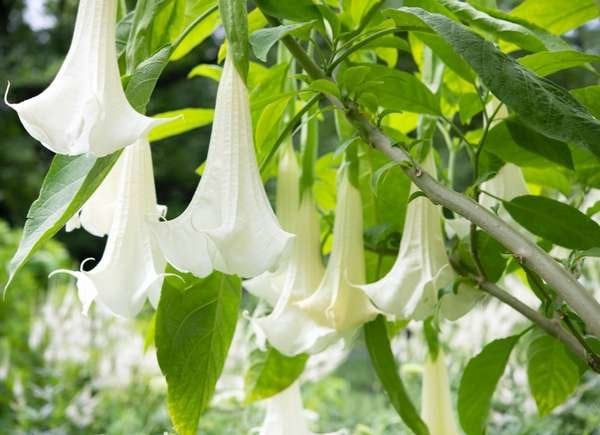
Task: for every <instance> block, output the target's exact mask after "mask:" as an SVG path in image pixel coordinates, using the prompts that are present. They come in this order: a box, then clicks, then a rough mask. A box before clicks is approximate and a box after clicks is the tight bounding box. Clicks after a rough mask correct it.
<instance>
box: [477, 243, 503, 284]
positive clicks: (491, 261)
mask: <svg viewBox="0 0 600 435" xmlns="http://www.w3.org/2000/svg"><path fill="white" fill-rule="evenodd" d="M477 251H478V253H479V260H480V262H481V266H482V268H483V270H484V272H485V275H486V278H487V279H488V280H489V281H491V282H496V281H498V280H499V279H500V278H501V277H502V274H503V273H504V269H505V268H506V262H507V261H508V260H507V258H506V257H505V256H503V254H506V250H505V249H504V247H503V246H502V245H501V244H500V243H499V242H497V241H496V240H495V239H493V238H492V237H490V236H489V235H488V234H487V233H485V232H483V231H477Z"/></svg>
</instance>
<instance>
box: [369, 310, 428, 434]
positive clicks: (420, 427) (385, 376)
mask: <svg viewBox="0 0 600 435" xmlns="http://www.w3.org/2000/svg"><path fill="white" fill-rule="evenodd" d="M364 331H365V341H366V344H367V349H368V350H369V356H370V357H371V364H372V365H373V368H374V369H375V372H377V376H378V377H379V380H380V381H381V383H382V385H383V388H384V389H385V391H386V393H387V395H388V397H389V399H390V402H392V406H393V407H394V409H395V410H396V412H398V415H400V417H401V418H402V421H404V423H406V425H407V426H408V427H409V428H410V429H412V431H413V432H414V433H415V434H417V435H422V434H429V430H428V429H427V426H426V425H425V423H424V422H423V420H421V417H419V413H418V412H417V410H416V408H415V406H414V405H413V403H412V402H411V400H410V397H409V396H408V393H407V392H406V389H405V388H404V384H403V383H402V379H401V378H400V376H399V375H398V371H397V369H396V363H395V361H394V355H393V354H392V350H391V348H390V340H389V338H388V334H387V328H386V324H385V320H384V318H383V316H381V315H380V316H377V318H376V319H375V320H373V321H371V322H368V323H366V324H365V325H364Z"/></svg>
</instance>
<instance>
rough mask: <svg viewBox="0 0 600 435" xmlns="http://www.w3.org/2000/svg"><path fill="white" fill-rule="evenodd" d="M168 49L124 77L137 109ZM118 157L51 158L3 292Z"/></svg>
mask: <svg viewBox="0 0 600 435" xmlns="http://www.w3.org/2000/svg"><path fill="white" fill-rule="evenodd" d="M169 51H170V46H166V47H164V48H163V49H161V50H159V51H158V52H157V53H156V54H155V55H154V56H153V57H151V58H150V59H148V60H146V61H144V62H142V63H141V64H140V65H139V66H138V67H137V68H136V69H135V70H134V72H133V75H132V76H131V77H130V78H129V80H128V83H127V87H126V90H125V93H126V95H127V99H128V100H129V102H130V103H131V105H132V106H133V107H134V108H136V109H137V110H139V111H140V112H145V110H146V105H147V103H148V101H149V100H150V95H151V94H152V92H153V91H154V87H155V86H156V82H157V80H158V77H159V76H160V74H161V72H162V71H163V69H164V67H165V66H166V64H167V62H168V59H169V54H168V53H169ZM118 156H119V153H118V152H117V153H114V154H112V155H110V156H106V157H102V158H100V159H95V158H94V157H91V156H86V155H81V156H75V157H73V156H62V155H57V156H55V157H54V159H53V160H52V164H51V166H50V169H49V170H48V173H47V174H46V177H45V178H44V182H43V184H42V188H41V190H40V195H39V197H38V198H37V199H36V200H35V201H34V202H33V204H32V205H31V208H30V209H29V212H28V213H27V220H26V222H25V226H24V228H23V236H22V238H21V242H20V243H19V248H18V249H17V252H16V253H15V255H14V256H13V258H12V259H11V261H10V264H9V266H8V269H9V278H8V282H7V283H6V284H5V286H4V292H6V291H7V290H8V288H9V287H10V284H11V283H12V280H13V278H14V276H15V274H16V273H17V272H18V271H19V270H20V269H21V267H22V266H23V265H24V264H25V262H27V260H28V259H29V258H30V256H31V254H33V253H34V252H35V251H36V250H37V249H38V248H39V247H40V246H41V244H42V243H44V242H45V241H46V240H49V239H50V238H51V237H52V236H54V235H55V234H56V233H57V232H58V231H60V229H61V228H62V227H63V226H64V225H65V224H66V223H67V221H68V220H69V219H70V218H71V216H73V215H74V214H75V213H76V212H77V211H78V210H79V209H80V208H81V207H82V206H83V204H84V203H85V201H87V199H88V198H89V197H90V196H91V195H92V194H93V193H94V191H95V190H96V188H97V187H98V186H99V185H100V183H101V182H102V180H103V179H104V177H106V175H107V174H108V172H109V171H110V169H111V168H112V166H113V165H114V164H115V162H116V161H117V159H118Z"/></svg>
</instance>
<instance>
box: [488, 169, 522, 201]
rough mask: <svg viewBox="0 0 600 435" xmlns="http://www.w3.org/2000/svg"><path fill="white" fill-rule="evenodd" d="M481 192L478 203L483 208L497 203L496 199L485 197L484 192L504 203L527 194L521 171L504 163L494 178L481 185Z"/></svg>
mask: <svg viewBox="0 0 600 435" xmlns="http://www.w3.org/2000/svg"><path fill="white" fill-rule="evenodd" d="M481 190H482V191H483V192H484V193H482V194H481V197H480V203H481V205H483V206H485V207H493V206H494V205H496V204H497V203H498V201H497V200H496V199H494V198H493V197H491V196H490V195H486V194H485V192H488V193H491V194H492V195H494V196H496V197H498V198H502V199H504V200H505V201H510V200H511V199H513V198H516V197H517V196H521V195H527V194H528V193H529V192H528V190H527V184H526V183H525V178H524V177H523V171H522V170H521V168H519V167H518V166H517V165H514V164H512V163H506V164H505V165H504V166H502V168H500V170H499V171H498V173H497V174H496V176H495V177H493V178H491V179H489V180H487V181H485V182H484V183H481Z"/></svg>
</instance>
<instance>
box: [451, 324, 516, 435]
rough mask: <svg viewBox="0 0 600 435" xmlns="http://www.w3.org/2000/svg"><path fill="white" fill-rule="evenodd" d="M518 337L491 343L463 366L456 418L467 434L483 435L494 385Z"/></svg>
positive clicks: (494, 388)
mask: <svg viewBox="0 0 600 435" xmlns="http://www.w3.org/2000/svg"><path fill="white" fill-rule="evenodd" d="M520 337H521V336H520V335H513V336H511V337H507V338H501V339H498V340H494V341H492V342H491V343H489V344H487V345H486V346H485V347H484V348H483V350H482V351H481V352H480V353H479V354H477V355H476V356H474V357H473V358H472V359H471V360H470V361H469V363H468V364H467V366H466V367H465V370H464V372H463V375H462V378H461V380H460V387H459V390H458V416H459V419H460V425H461V426H462V428H463V429H464V431H465V433H466V434H467V435H481V434H483V433H485V426H486V420H487V417H488V414H489V411H490V405H491V401H492V396H493V395H494V391H495V390H496V385H497V384H498V381H499V380H500V377H501V376H502V373H504V369H505V367H506V364H507V363H508V358H509V357H510V354H511V352H512V350H513V347H514V346H515V344H517V342H518V341H519V338H520Z"/></svg>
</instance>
